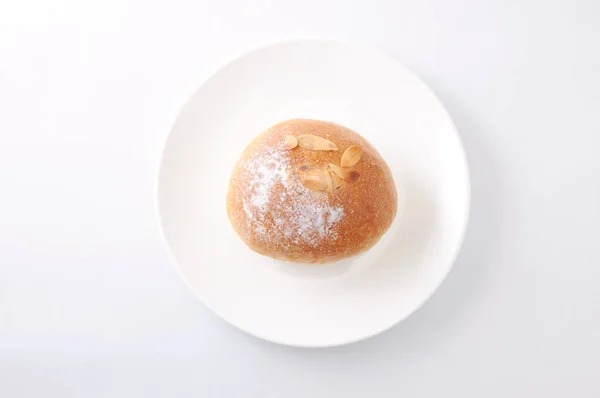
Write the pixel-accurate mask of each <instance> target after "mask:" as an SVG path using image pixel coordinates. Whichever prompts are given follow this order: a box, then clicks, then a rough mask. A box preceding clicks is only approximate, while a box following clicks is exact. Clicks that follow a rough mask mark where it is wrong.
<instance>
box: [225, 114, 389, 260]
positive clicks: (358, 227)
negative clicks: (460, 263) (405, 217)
mask: <svg viewBox="0 0 600 398" xmlns="http://www.w3.org/2000/svg"><path fill="white" fill-rule="evenodd" d="M397 202H398V199H397V194H396V186H395V184H394V179H393V178H392V173H391V172H390V169H389V167H388V166H387V164H386V163H385V161H384V160H383V159H382V158H381V156H380V155H379V153H378V152H377V151H376V150H375V148H374V147H373V146H372V145H371V144H370V143H369V142H368V141H367V140H365V139H364V138H363V137H361V136H360V135H359V134H357V133H355V132H354V131H352V130H350V129H348V128H346V127H343V126H340V125H337V124H335V123H331V122H324V121H319V120H308V119H294V120H288V121H286V122H283V123H279V124H276V125H275V126H273V127H270V128H269V129H267V130H266V131H265V132H263V133H262V134H260V135H259V136H258V137H256V138H255V139H254V140H253V141H252V142H251V143H250V144H249V145H248V147H247V148H246V149H245V150H244V153H243V154H242V156H241V158H240V159H239V161H238V162H237V164H236V166H235V169H234V171H233V174H232V175H231V180H230V183H229V192H228V193H227V214H228V216H229V220H230V222H231V225H232V226H233V228H234V229H235V231H236V232H237V233H238V235H239V236H240V238H242V240H243V241H244V242H245V243H246V244H247V245H248V247H250V249H252V250H254V251H256V252H258V253H260V254H263V255H266V256H269V257H273V258H277V259H282V260H288V261H293V262H300V263H328V262H334V261H338V260H342V259H344V258H347V257H351V256H354V255H357V254H359V253H361V252H363V251H365V250H367V249H369V248H371V247H372V246H373V245H374V244H375V243H377V241H378V240H379V239H380V238H381V236H383V234H384V233H385V232H386V231H387V230H388V228H389V227H390V225H391V224H392V222H393V220H394V218H395V216H396V210H397Z"/></svg>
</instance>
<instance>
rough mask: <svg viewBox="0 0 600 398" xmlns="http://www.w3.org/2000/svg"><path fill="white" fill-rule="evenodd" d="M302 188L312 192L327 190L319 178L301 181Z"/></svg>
mask: <svg viewBox="0 0 600 398" xmlns="http://www.w3.org/2000/svg"><path fill="white" fill-rule="evenodd" d="M302 183H303V184H304V186H305V187H306V188H308V189H312V190H313V191H323V190H325V189H326V188H327V184H325V183H324V182H323V181H321V179H320V178H312V177H311V178H305V179H303V180H302Z"/></svg>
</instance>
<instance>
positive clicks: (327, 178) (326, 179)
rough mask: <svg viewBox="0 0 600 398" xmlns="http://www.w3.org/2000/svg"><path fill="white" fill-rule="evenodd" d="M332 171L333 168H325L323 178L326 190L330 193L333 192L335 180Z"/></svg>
mask: <svg viewBox="0 0 600 398" xmlns="http://www.w3.org/2000/svg"><path fill="white" fill-rule="evenodd" d="M330 171H331V170H325V171H323V173H322V177H321V178H322V179H323V181H324V182H325V185H326V187H325V190H326V191H327V192H328V193H333V180H332V179H331V174H330Z"/></svg>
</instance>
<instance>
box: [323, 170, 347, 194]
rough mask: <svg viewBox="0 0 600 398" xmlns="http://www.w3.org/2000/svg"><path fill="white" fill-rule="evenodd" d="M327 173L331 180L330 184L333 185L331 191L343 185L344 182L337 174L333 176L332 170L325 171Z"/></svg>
mask: <svg viewBox="0 0 600 398" xmlns="http://www.w3.org/2000/svg"><path fill="white" fill-rule="evenodd" d="M327 172H328V173H329V178H331V183H332V184H333V189H334V190H335V189H338V188H340V187H341V186H342V185H344V180H342V179H341V178H340V177H338V175H337V174H335V173H334V172H333V170H327Z"/></svg>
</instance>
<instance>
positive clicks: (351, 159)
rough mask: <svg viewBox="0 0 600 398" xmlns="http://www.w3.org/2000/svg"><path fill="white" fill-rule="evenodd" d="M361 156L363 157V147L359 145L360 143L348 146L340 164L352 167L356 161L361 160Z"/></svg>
mask: <svg viewBox="0 0 600 398" xmlns="http://www.w3.org/2000/svg"><path fill="white" fill-rule="evenodd" d="M361 157H362V148H361V147H359V146H358V145H352V146H351V147H348V149H346V150H345V151H344V154H343V155H342V160H341V162H340V165H341V166H342V167H352V166H354V165H355V164H356V163H358V161H359V160H360V158H361Z"/></svg>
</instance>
